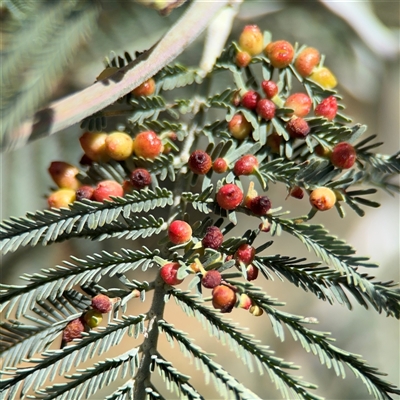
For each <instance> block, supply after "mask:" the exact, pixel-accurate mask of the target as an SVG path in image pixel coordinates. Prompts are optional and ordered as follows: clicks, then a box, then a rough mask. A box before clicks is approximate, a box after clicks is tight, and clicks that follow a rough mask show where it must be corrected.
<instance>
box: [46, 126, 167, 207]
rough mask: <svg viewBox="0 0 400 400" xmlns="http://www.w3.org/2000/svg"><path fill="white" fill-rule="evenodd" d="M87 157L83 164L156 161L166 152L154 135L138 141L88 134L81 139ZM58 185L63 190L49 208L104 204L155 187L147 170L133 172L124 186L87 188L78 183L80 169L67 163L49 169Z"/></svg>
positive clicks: (142, 135)
mask: <svg viewBox="0 0 400 400" xmlns="http://www.w3.org/2000/svg"><path fill="white" fill-rule="evenodd" d="M79 141H80V144H81V147H82V149H83V151H84V155H83V157H82V159H81V164H82V165H84V166H87V165H89V166H90V165H91V164H92V163H93V162H107V161H109V160H111V159H112V160H116V161H124V160H126V159H127V158H129V157H131V156H132V155H136V156H138V157H143V158H146V159H150V160H154V159H155V158H156V157H158V156H159V155H160V154H161V153H162V152H163V150H164V146H163V143H162V140H161V139H160V137H159V136H158V135H157V134H156V133H155V132H153V131H143V132H140V133H138V134H137V135H136V136H135V137H134V138H132V137H131V136H130V135H128V134H127V133H124V132H112V133H109V134H107V133H104V132H95V133H92V132H85V133H83V135H82V136H81V137H80V139H79ZM48 171H49V173H50V176H51V178H52V179H53V181H54V183H55V184H56V185H57V186H58V187H59V189H58V190H56V191H54V192H52V193H51V194H50V195H49V196H48V199H47V200H48V205H49V207H55V208H60V207H67V206H68V204H70V203H73V202H74V201H82V200H84V199H88V200H94V201H99V202H103V201H104V200H108V201H112V196H114V197H121V196H123V195H124V194H126V193H130V192H131V191H132V190H141V189H144V188H146V187H148V186H149V185H150V184H151V181H152V180H151V175H150V172H149V171H148V170H147V169H145V168H136V169H134V170H132V171H131V173H130V175H129V177H128V179H126V180H125V181H124V182H123V184H121V183H119V182H116V181H113V180H104V181H101V182H98V183H97V185H96V186H90V185H84V184H82V183H81V182H80V181H79V179H78V174H79V169H78V168H77V167H75V166H73V165H71V164H69V163H66V162H63V161H54V162H52V163H51V164H50V167H49V169H48Z"/></svg>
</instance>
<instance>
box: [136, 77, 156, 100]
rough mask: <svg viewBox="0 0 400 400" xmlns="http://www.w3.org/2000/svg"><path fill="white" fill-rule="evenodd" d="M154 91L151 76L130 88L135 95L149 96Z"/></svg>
mask: <svg viewBox="0 0 400 400" xmlns="http://www.w3.org/2000/svg"><path fill="white" fill-rule="evenodd" d="M155 91H156V82H155V81H154V79H153V78H150V79H148V80H147V81H145V82H143V83H142V84H141V85H139V86H138V87H137V88H135V89H133V90H132V94H133V95H134V96H135V97H140V96H151V95H152V94H154V92H155Z"/></svg>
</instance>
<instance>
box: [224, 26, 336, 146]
mask: <svg viewBox="0 0 400 400" xmlns="http://www.w3.org/2000/svg"><path fill="white" fill-rule="evenodd" d="M238 46H239V51H238V52H237V54H236V59H235V61H236V65H237V66H238V67H240V68H244V67H247V66H248V65H249V64H250V62H251V60H252V58H253V57H255V56H259V55H260V54H263V56H265V57H266V59H267V62H269V64H270V65H271V66H272V67H273V68H277V69H283V68H287V67H289V65H291V66H292V67H293V68H294V69H295V70H296V71H297V73H298V74H299V75H300V76H301V77H303V78H308V79H311V80H313V81H314V82H316V83H317V84H319V85H320V86H322V87H323V88H325V89H332V88H334V87H335V86H336V85H337V81H336V78H335V76H334V75H333V74H332V72H331V71H330V70H329V69H328V68H327V67H324V66H320V61H321V56H320V53H319V51H318V50H317V49H315V48H313V47H305V48H301V49H300V51H299V52H298V53H297V54H295V50H294V48H293V46H292V45H291V44H290V43H289V42H287V41H286V40H277V41H272V42H269V43H267V44H264V38H263V34H262V32H261V30H260V28H259V27H258V26H257V25H247V26H245V27H244V28H243V31H242V32H241V34H240V36H239V41H238ZM261 89H262V91H263V93H264V95H265V98H262V97H261V94H260V93H259V92H257V91H255V90H248V91H247V92H244V93H242V96H241V98H238V97H237V96H234V99H233V103H234V105H235V106H239V105H241V106H242V107H244V108H246V109H248V110H252V111H254V112H255V114H256V115H257V116H258V117H259V118H260V119H261V120H266V121H270V120H271V119H273V118H274V117H275V114H276V109H277V107H282V106H283V107H286V108H291V109H293V113H289V114H287V115H288V116H290V117H291V119H290V120H289V121H288V122H287V123H286V130H287V132H288V133H289V135H290V136H291V137H292V138H295V139H304V138H305V137H306V136H307V135H308V134H309V132H310V127H309V125H308V123H307V121H306V120H305V119H304V117H306V116H307V115H308V114H309V113H310V111H311V109H312V100H311V98H310V97H309V96H308V95H307V94H306V93H294V94H291V95H290V96H289V97H288V98H287V99H281V98H280V97H279V93H278V92H279V89H278V85H277V84H276V83H275V82H274V81H272V80H264V81H263V82H262V83H261ZM314 113H315V115H316V116H321V117H324V118H326V119H328V120H329V121H331V120H332V119H334V118H335V116H336V113H337V100H336V98H335V97H334V96H329V97H327V98H325V99H322V100H321V101H320V103H319V104H317V105H316V107H315V110H314ZM228 129H229V132H230V133H231V135H232V136H233V137H235V138H236V139H239V140H242V139H245V138H246V137H248V136H249V135H250V134H251V132H252V131H253V127H252V125H251V124H250V122H249V121H247V120H246V118H245V117H244V115H243V114H242V113H240V112H239V113H237V114H235V115H234V116H233V118H232V119H231V120H230V121H229V123H228Z"/></svg>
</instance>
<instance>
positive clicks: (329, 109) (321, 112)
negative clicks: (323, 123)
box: [314, 96, 338, 121]
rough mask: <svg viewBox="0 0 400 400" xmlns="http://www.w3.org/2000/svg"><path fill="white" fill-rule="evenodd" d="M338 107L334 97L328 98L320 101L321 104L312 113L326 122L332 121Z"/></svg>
mask: <svg viewBox="0 0 400 400" xmlns="http://www.w3.org/2000/svg"><path fill="white" fill-rule="evenodd" d="M337 110H338V105H337V100H336V97H335V96H329V97H327V98H326V99H324V100H322V101H321V103H319V104H318V105H317V107H315V110H314V113H315V115H317V116H318V117H324V118H326V119H327V120H328V121H332V120H333V119H334V118H335V117H336V114H337Z"/></svg>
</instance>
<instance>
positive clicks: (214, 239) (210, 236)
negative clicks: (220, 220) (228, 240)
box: [201, 226, 224, 250]
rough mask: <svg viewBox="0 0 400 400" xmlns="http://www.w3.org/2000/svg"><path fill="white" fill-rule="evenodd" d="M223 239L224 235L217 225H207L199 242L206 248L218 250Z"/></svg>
mask: <svg viewBox="0 0 400 400" xmlns="http://www.w3.org/2000/svg"><path fill="white" fill-rule="evenodd" d="M223 241H224V235H223V234H222V232H221V229H219V228H218V227H217V226H209V227H208V228H207V230H206V234H205V236H204V237H203V239H202V241H201V243H202V245H203V247H204V248H206V249H214V250H218V249H219V248H220V246H221V244H222V243H223Z"/></svg>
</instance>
